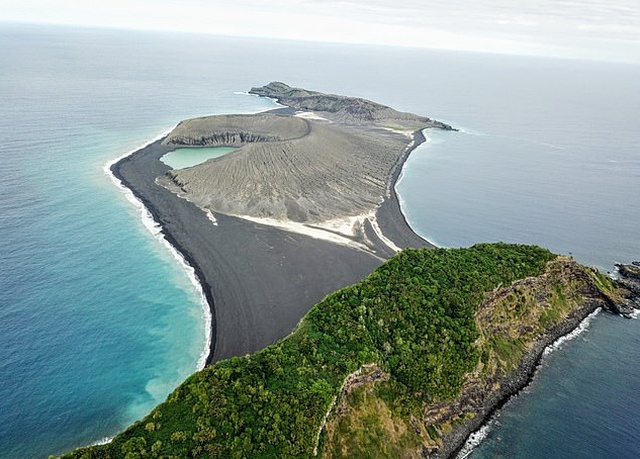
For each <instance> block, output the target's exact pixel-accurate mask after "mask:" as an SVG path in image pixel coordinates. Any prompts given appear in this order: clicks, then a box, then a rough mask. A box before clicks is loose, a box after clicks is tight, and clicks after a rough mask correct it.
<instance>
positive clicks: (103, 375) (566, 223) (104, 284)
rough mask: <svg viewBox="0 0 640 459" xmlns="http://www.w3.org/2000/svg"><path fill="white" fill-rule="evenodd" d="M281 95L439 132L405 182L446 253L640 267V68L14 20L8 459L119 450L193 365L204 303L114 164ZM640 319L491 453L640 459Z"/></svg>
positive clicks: (5, 137) (510, 413) (2, 220)
mask: <svg viewBox="0 0 640 459" xmlns="http://www.w3.org/2000/svg"><path fill="white" fill-rule="evenodd" d="M273 80H280V81H284V82H286V83H289V84H291V85H295V86H302V87H307V88H310V89H316V90H320V91H324V92H332V93H339V94H348V95H354V96H361V97H366V98H369V99H372V100H375V101H378V102H382V103H385V104H388V105H391V106H393V107H394V108H397V109H400V110H405V111H410V112H414V113H419V114H424V115H428V116H432V117H435V118H437V119H441V120H443V121H446V122H448V123H451V124H452V125H454V126H456V127H459V128H461V129H462V131H461V132H459V133H435V134H429V137H430V142H429V143H427V144H424V145H423V146H421V147H420V148H419V149H418V150H416V151H415V152H414V153H413V154H412V156H411V158H410V159H409V161H408V162H407V165H406V167H405V169H404V174H403V178H402V180H401V181H400V183H399V184H398V187H397V189H398V191H399V194H400V196H401V198H402V202H403V209H404V210H405V213H406V215H407V217H408V220H409V221H410V223H411V224H412V226H413V227H414V228H415V229H416V231H418V232H419V233H420V234H422V235H423V236H425V237H427V238H429V239H430V240H432V241H434V242H436V243H438V244H440V245H443V246H466V245H471V244H473V243H475V242H480V241H497V240H503V241H514V242H527V243H529V242H530V243H537V244H540V245H544V246H546V247H548V248H550V249H552V250H554V251H557V252H561V253H565V254H572V255H573V256H574V257H575V258H576V259H577V260H578V261H581V262H583V263H587V264H591V265H594V266H597V267H599V268H600V269H602V270H604V271H611V270H613V264H614V263H615V262H619V261H631V260H636V259H640V237H639V234H640V230H639V229H640V199H638V198H639V197H640V192H639V191H638V190H639V189H640V188H639V185H640V134H638V132H639V128H640V125H639V124H638V119H640V116H639V115H640V66H633V65H615V64H603V63H592V62H581V61H559V60H547V59H540V58H525V57H512V56H500V55H482V54H468V53H454V52H437V51H426V50H412V49H403V48H390V47H364V46H345V45H320V44H311V43H295V42H288V41H275V40H274V41H269V40H262V39H261V40H253V39H230V38H220V37H213V36H195V35H194V36H190V35H179V34H159V33H142V32H140V33H137V32H124V31H112V30H91V29H74V28H54V27H35V26H21V25H8V24H4V25H2V24H0V173H1V176H2V179H1V181H0V459H31V458H39V457H46V456H47V455H49V454H58V453H62V452H65V451H68V450H70V449H72V448H73V447H76V446H80V445H86V444H91V443H94V442H97V441H100V440H101V439H104V438H108V437H110V436H113V435H114V434H116V433H117V432H118V431H119V430H121V429H123V428H124V427H126V426H127V425H128V424H130V423H131V422H133V421H135V420H136V419H139V418H140V417H142V416H144V415H145V414H146V413H147V412H149V411H150V410H151V408H152V407H153V406H154V405H156V404H157V403H159V402H161V401H163V400H164V398H165V397H166V396H167V395H168V394H169V392H170V391H171V390H172V389H173V388H175V387H176V386H177V385H178V384H179V383H180V382H181V381H182V380H183V379H184V378H185V377H186V376H187V375H189V374H190V373H192V372H193V371H195V370H196V368H197V367H198V365H199V362H200V361H201V359H202V356H203V351H204V349H205V347H206V341H207V332H206V316H205V314H204V312H203V305H202V300H201V296H200V292H199V290H198V288H197V287H196V286H195V285H194V284H193V282H192V280H191V277H190V275H189V272H188V270H187V269H185V267H184V266H183V265H182V264H181V263H180V261H179V259H177V258H176V256H175V255H174V254H173V253H172V252H171V250H169V248H168V247H167V246H166V244H165V243H164V242H163V240H162V239H161V237H160V236H159V235H158V234H157V229H153V228H150V229H151V231H150V229H149V228H148V227H150V226H151V225H149V223H148V221H147V222H146V223H145V219H144V218H141V217H144V215H142V214H141V211H140V209H139V208H138V207H136V206H135V205H134V204H132V203H131V202H130V201H129V200H128V199H127V197H126V195H125V193H123V192H122V190H120V189H119V188H118V187H117V186H116V185H115V184H114V183H113V181H112V180H111V178H110V177H109V176H108V175H107V174H106V173H105V170H104V169H105V164H106V163H107V162H108V161H111V160H113V159H115V158H117V157H120V156H122V155H124V154H126V153H127V152H129V151H131V150H134V149H135V148H136V147H138V146H140V145H142V144H144V143H145V142H147V141H149V140H150V139H152V138H154V137H156V136H158V135H160V134H161V133H162V132H165V131H166V130H168V129H170V128H171V127H173V126H174V125H175V124H176V123H177V122H179V121H180V120H182V119H185V118H188V117H193V116H200V115H206V114H219V113H249V112H256V111H261V110H266V109H269V108H272V107H273V106H274V105H273V103H272V102H270V101H268V100H263V99H260V98H257V97H252V96H248V95H246V94H243V92H245V91H247V90H249V89H250V88H251V87H252V86H260V85H264V84H266V83H268V82H270V81H273ZM638 362H640V322H639V321H638V320H623V319H620V318H617V317H613V316H610V315H607V314H604V313H602V314H599V315H598V316H596V317H595V318H594V319H593V320H592V321H591V323H590V324H589V326H588V327H587V330H586V331H585V332H583V333H582V334H580V335H579V336H578V337H577V338H575V339H574V340H572V341H569V342H566V343H565V344H564V345H563V346H561V348H560V349H559V350H556V351H555V352H553V353H552V354H551V355H550V356H549V357H548V358H547V359H545V362H544V364H543V366H542V369H541V371H540V372H539V374H538V376H537V377H536V379H535V380H534V382H533V384H532V385H531V386H530V387H529V388H528V389H527V390H526V391H525V392H524V393H522V394H521V395H520V396H518V397H517V398H515V399H514V400H512V401H511V402H510V403H509V404H508V406H507V407H506V408H505V409H504V410H503V411H501V412H500V414H499V415H498V416H497V417H496V418H495V419H494V421H492V422H491V423H490V428H489V431H488V434H487V436H486V438H485V440H484V441H482V442H481V443H480V445H479V446H478V447H477V448H476V449H474V450H473V452H472V453H471V457H473V458H474V459H477V458H495V457H504V458H513V457H517V458H547V457H556V458H563V457H566V458H637V457H640V390H639V388H640V365H638Z"/></svg>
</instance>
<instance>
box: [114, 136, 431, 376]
mask: <svg viewBox="0 0 640 459" xmlns="http://www.w3.org/2000/svg"><path fill="white" fill-rule="evenodd" d="M423 140H424V137H422V134H421V133H420V132H419V131H418V132H417V133H416V135H414V142H413V143H412V144H410V146H408V147H407V149H406V150H405V151H404V152H403V153H402V154H401V155H400V157H399V159H398V161H397V163H396V164H395V166H394V168H393V171H392V174H391V177H390V179H391V183H392V184H395V181H396V180H397V178H398V176H399V174H400V172H401V169H402V165H403V163H404V161H405V160H406V158H407V157H408V155H409V154H410V152H411V150H412V149H413V148H415V147H416V146H417V145H418V144H419V143H420V142H421V141H423ZM407 143H408V144H409V139H407ZM175 148H177V146H167V145H163V142H162V140H158V141H156V142H153V143H151V144H150V145H148V146H146V147H144V148H142V149H140V150H138V151H137V152H135V153H133V154H132V155H130V156H128V157H126V158H124V159H122V160H120V161H118V162H117V163H116V164H114V165H113V166H112V172H113V173H114V175H115V176H116V177H117V178H118V179H119V180H121V181H122V183H123V185H125V186H126V187H127V188H129V189H131V190H132V192H133V193H134V195H135V196H136V197H137V198H138V199H140V200H141V201H142V202H143V203H144V205H145V206H146V208H147V209H148V210H149V212H150V213H151V214H152V215H153V217H154V219H155V220H156V221H157V222H158V223H159V224H160V225H161V227H162V231H163V233H164V235H165V237H166V238H167V240H168V241H169V242H170V243H171V244H172V245H173V246H174V247H176V249H177V250H178V251H179V252H180V253H182V255H183V256H184V257H185V259H186V260H187V262H188V263H189V264H190V265H191V266H193V267H194V269H195V272H196V275H197V277H198V279H199V281H200V283H201V285H202V287H203V291H204V293H205V295H206V298H207V301H208V303H209V306H210V309H211V314H212V331H211V333H212V339H211V348H210V352H209V356H208V359H207V364H211V363H212V362H215V361H218V360H221V359H225V358H229V357H232V356H238V355H244V354H247V353H251V352H253V351H256V350H259V349H261V348H263V347H265V346H267V345H269V344H271V343H273V342H275V341H277V340H278V339H281V338H283V337H285V336H286V335H288V334H289V333H290V332H291V331H292V330H293V328H294V327H295V326H296V324H297V323H298V322H299V320H300V319H301V318H302V317H303V316H304V315H305V314H306V312H307V311H308V310H309V309H310V308H311V307H312V306H313V305H314V304H315V303H317V302H318V301H319V300H321V299H322V298H323V297H324V296H326V295H327V294H329V293H331V292H333V291H335V290H337V289H339V288H341V287H344V286H347V285H350V284H352V283H355V282H357V281H359V280H361V279H363V278H364V277H366V276H367V275H368V274H369V273H371V272H372V271H373V270H374V269H375V268H376V267H378V266H379V265H380V264H382V263H383V262H384V260H385V259H387V258H388V257H390V256H392V255H393V254H394V251H393V250H391V249H390V248H389V246H388V245H387V244H385V243H384V242H383V241H381V240H380V238H379V237H378V236H377V234H376V232H375V231H374V230H373V228H372V227H371V225H370V224H369V225H367V224H366V223H365V225H364V232H365V234H366V235H367V237H368V239H369V241H370V244H369V245H370V247H371V248H372V249H373V250H361V249H358V248H352V247H348V246H346V245H339V244H336V243H333V242H329V241H326V240H321V239H316V238H313V237H309V236H306V235H303V234H298V233H293V232H289V231H284V230H281V229H278V228H276V227H273V226H267V225H262V224H258V223H254V222H251V221H248V220H245V219H242V218H238V217H233V216H229V215H225V214H222V213H217V212H216V213H215V218H216V220H217V221H216V224H213V223H212V221H211V220H210V219H209V218H208V217H207V215H206V213H205V212H204V211H203V210H202V209H201V208H199V207H197V206H196V205H195V204H193V203H191V202H189V201H187V200H186V199H183V198H180V197H178V196H177V195H176V194H175V193H173V192H172V191H169V190H168V189H167V188H165V187H163V186H160V185H159V184H157V182H156V178H158V177H161V176H164V175H165V173H166V172H167V171H169V170H170V168H169V167H168V166H167V165H165V164H164V163H162V162H161V161H160V160H159V159H160V158H161V157H162V156H163V155H164V154H166V153H167V152H168V151H171V150H173V149H175ZM389 190H390V192H389V193H388V195H387V196H386V198H385V200H384V202H383V203H382V205H380V206H379V207H378V209H377V211H376V220H377V222H378V225H379V227H380V230H381V231H382V233H383V235H384V237H386V238H388V239H390V240H392V241H393V242H394V243H395V245H397V246H398V247H401V248H405V247H424V246H429V245H430V244H429V243H428V242H427V241H425V240H423V239H422V238H420V237H419V236H417V235H416V234H415V233H414V232H413V231H412V230H411V228H410V227H409V226H408V224H407V222H406V220H405V218H404V216H403V215H402V212H401V210H400V206H399V203H398V199H397V196H396V194H395V191H394V189H393V186H391V187H390V188H389Z"/></svg>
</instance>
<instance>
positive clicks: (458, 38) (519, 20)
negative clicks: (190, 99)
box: [0, 0, 640, 62]
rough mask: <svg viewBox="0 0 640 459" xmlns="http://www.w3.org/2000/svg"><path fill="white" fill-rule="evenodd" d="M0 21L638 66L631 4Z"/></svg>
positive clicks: (65, 10)
mask: <svg viewBox="0 0 640 459" xmlns="http://www.w3.org/2000/svg"><path fill="white" fill-rule="evenodd" d="M6 3H11V4H10V5H3V6H0V17H3V18H6V20H13V21H24V22H53V23H59V24H81V25H89V26H101V27H119V28H134V29H153V30H174V31H181V32H195V33H214V34H221V35H234V36H258V37H274V38H289V39H297V40H316V41H333V42H352V43H372V44H389V45H402V46H418V47H430V48H444V49H461V50H470V51H487V52H506V53H517V54H540V55H550V56H561V57H583V58H592V59H614V60H627V61H634V62H640V3H639V2H637V1H636V0H634V1H630V0H612V1H609V2H601V1H593V0H581V1H575V0H530V1H528V2H526V4H523V2H513V1H512V0H510V1H506V0H491V1H490V0H477V1H475V2H468V1H462V0H449V1H447V2H429V1H417V0H404V1H402V2H398V1H397V0H366V1H364V0H351V1H331V0H328V1H327V0H302V1H294V0H271V1H269V2H265V1H264V0H235V1H228V0H227V1H216V2H212V1H205V0H186V1H180V2H178V1H169V0H157V1H151V0H129V1H124V0H111V1H110V2H103V3H102V4H98V5H96V4H95V3H89V2H86V1H78V0H61V1H58V2H49V1H42V0H21V1H20V2H6Z"/></svg>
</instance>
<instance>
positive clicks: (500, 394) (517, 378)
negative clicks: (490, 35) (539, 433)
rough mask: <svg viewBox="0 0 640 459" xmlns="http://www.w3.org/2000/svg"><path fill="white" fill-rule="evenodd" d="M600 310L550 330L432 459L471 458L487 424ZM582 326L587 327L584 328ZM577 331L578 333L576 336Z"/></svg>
mask: <svg viewBox="0 0 640 459" xmlns="http://www.w3.org/2000/svg"><path fill="white" fill-rule="evenodd" d="M603 306H604V305H603V304H600V303H599V302H596V301H591V302H588V303H586V304H585V305H583V306H582V307H581V308H580V309H579V310H576V311H574V313H573V314H571V315H570V316H569V317H567V318H566V319H565V321H564V322H562V323H560V324H558V325H556V326H555V327H553V328H552V329H551V330H549V332H548V333H547V334H545V335H544V336H543V337H542V338H541V339H540V340H539V341H538V342H536V343H535V344H534V345H533V348H532V349H531V350H530V351H529V352H527V353H526V354H525V355H524V356H523V358H522V361H521V363H520V365H519V367H518V368H517V369H516V370H514V371H513V373H512V374H510V375H508V376H506V377H505V378H503V379H502V380H501V381H500V383H501V386H500V389H499V390H498V391H497V392H495V393H491V394H489V397H488V398H487V400H486V403H485V404H484V406H483V413H482V415H481V416H478V417H477V418H474V419H472V420H471V421H470V422H469V424H467V425H459V426H456V427H454V429H453V431H452V432H451V433H449V434H447V435H446V436H445V437H443V444H444V448H443V450H442V451H441V452H439V453H438V454H436V455H435V456H434V457H436V458H438V459H464V458H466V457H467V456H468V455H469V454H471V452H472V451H473V449H475V447H477V446H478V445H479V444H480V443H481V442H482V441H483V440H484V438H485V437H486V434H487V433H488V431H489V429H490V426H489V424H490V422H491V421H492V419H493V418H494V417H495V415H496V414H497V413H498V412H499V411H500V410H501V409H503V408H504V407H505V406H506V405H507V404H508V403H509V401H510V400H511V399H512V397H515V396H517V395H518V394H519V393H521V392H522V391H523V390H524V389H526V388H527V387H528V386H529V385H530V384H531V383H532V382H533V380H534V379H535V377H536V375H537V374H538V371H539V369H540V367H541V365H542V363H543V360H544V358H545V357H546V356H547V355H549V354H550V353H552V352H553V351H554V350H555V349H557V348H558V347H559V346H560V345H561V344H562V343H564V342H566V341H569V340H571V339H573V338H575V337H577V336H578V335H579V334H580V333H582V332H583V331H584V330H586V329H587V327H588V325H589V324H590V323H591V320H592V319H593V318H594V317H595V316H596V315H597V314H598V313H599V312H600V310H601V309H603ZM585 323H586V325H585V326H584V327H583V324H585ZM577 330H580V331H579V332H578V333H576V331H577ZM574 333H575V335H574ZM549 349H551V351H549ZM474 435H477V436H479V437H480V438H478V439H477V440H475V444H473V445H470V446H469V448H468V449H466V447H467V445H468V443H469V442H470V441H474V439H472V437H473V436H474ZM476 438H477V437H476ZM447 446H448V447H447Z"/></svg>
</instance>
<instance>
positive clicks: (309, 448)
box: [64, 82, 640, 459]
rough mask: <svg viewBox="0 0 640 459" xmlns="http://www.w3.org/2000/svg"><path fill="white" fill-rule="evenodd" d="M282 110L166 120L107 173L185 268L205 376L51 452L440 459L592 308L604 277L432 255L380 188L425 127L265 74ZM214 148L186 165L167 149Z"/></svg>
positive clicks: (510, 248)
mask: <svg viewBox="0 0 640 459" xmlns="http://www.w3.org/2000/svg"><path fill="white" fill-rule="evenodd" d="M250 92H251V94H255V95H258V96H263V97H270V98H273V99H275V100H277V102H278V103H279V104H280V105H282V108H279V109H275V110H273V111H270V112H264V113H258V114H254V115H220V116H210V117H203V118H196V119H190V120H186V121H183V122H181V123H180V124H179V125H178V126H177V127H176V128H175V129H174V130H173V131H171V132H170V133H169V134H168V135H167V136H165V137H164V138H162V139H160V140H158V141H155V142H153V143H151V144H149V145H147V146H146V147H144V148H142V149H141V150H139V151H137V152H135V153H133V154H132V155H130V156H127V157H125V158H123V159H122V160H120V161H118V162H117V163H115V164H114V165H113V166H112V172H113V174H114V175H115V176H116V177H117V178H118V179H119V180H120V181H121V182H122V184H123V185H124V186H126V187H127V188H129V189H130V190H131V191H132V192H133V193H134V195H135V196H136V197H137V198H138V199H139V200H140V201H142V203H143V204H144V205H145V206H146V208H147V209H148V210H149V212H150V213H151V214H152V216H153V218H154V219H155V220H156V222H157V223H158V224H159V225H160V226H161V228H162V231H163V233H164V236H165V238H166V239H167V240H168V242H169V243H171V244H172V245H173V246H174V247H175V248H176V249H177V250H179V251H180V253H181V254H182V255H183V256H184V258H185V259H186V261H187V262H188V263H189V264H190V265H191V266H192V267H193V268H194V270H195V273H196V275H197V277H198V280H199V281H200V283H201V285H202V287H203V291H204V294H205V296H206V298H207V301H208V303H209V306H210V308H211V313H212V330H211V337H212V340H211V348H210V352H209V358H208V361H207V365H206V367H205V368H204V369H203V370H201V371H198V372H196V373H195V374H194V375H192V376H191V377H189V378H188V379H187V380H186V381H185V382H184V383H183V384H181V385H180V386H179V387H178V388H177V389H176V390H175V391H174V392H173V393H172V394H170V395H169V397H168V398H167V400H166V401H165V402H164V403H162V404H160V405H159V406H158V407H156V408H155V409H154V410H153V411H152V412H151V413H150V414H149V415H148V416H146V417H145V418H144V419H142V420H140V421H138V422H136V423H135V424H134V425H132V426H131V427H129V428H128V429H126V430H125V431H124V432H122V433H121V434H119V435H117V436H116V437H115V438H114V439H113V440H112V441H111V442H110V443H108V444H105V445H98V446H92V447H88V448H80V449H78V450H76V451H74V452H72V453H69V454H68V455H66V456H64V457H65V458H74V459H90V458H96V459H98V458H99V459H105V458H107V459H109V458H125V459H131V458H144V457H149V458H192V457H198V458H218V457H219V458H235V457H237V458H245V457H246V458H305V457H306V458H313V457H322V458H352V457H371V458H451V457H454V456H455V455H456V454H457V453H458V452H459V451H460V449H461V448H463V445H464V444H465V441H466V440H467V438H469V436H470V435H471V434H472V433H473V432H474V431H475V430H476V429H478V428H479V427H481V426H482V425H483V424H485V423H486V422H487V420H488V419H489V418H490V416H491V415H492V413H493V412H494V411H495V410H496V409H498V408H499V407H500V406H502V405H503V404H504V403H505V401H506V400H508V399H509V397H510V396H511V395H513V394H515V393H517V392H518V391H519V390H521V389H522V388H523V387H524V386H526V384H528V382H529V381H530V380H531V378H532V376H533V375H534V373H535V370H536V367H537V366H538V364H539V362H540V359H541V358H542V356H543V354H544V351H545V349H547V347H548V346H550V345H553V344H554V343H555V342H556V340H558V339H561V338H562V337H563V336H565V335H566V334H568V333H570V332H571V331H572V330H574V329H576V327H578V326H579V325H580V323H582V321H583V320H584V319H585V318H587V317H589V315H590V314H592V313H594V311H598V310H600V309H604V310H607V311H610V312H613V313H616V314H619V315H622V316H626V317H629V316H631V315H632V314H634V312H633V311H634V309H637V308H638V307H639V306H640V302H639V300H638V298H639V297H640V263H638V262H634V263H632V264H629V265H619V266H618V271H619V275H620V278H618V279H614V278H611V277H609V276H606V275H604V274H602V273H600V272H598V271H597V270H595V269H593V268H590V267H586V266H583V265H581V264H579V263H577V262H576V261H574V260H573V259H572V258H571V257H566V256H560V255H556V254H553V253H551V252H549V251H548V250H546V249H543V248H540V247H536V246H530V245H521V244H505V243H494V244H477V245H474V246H473V247H469V248H460V249H443V248H437V247H433V246H432V245H431V244H429V243H428V242H427V241H426V240H424V239H422V238H421V237H419V236H418V235H416V234H415V233H414V232H413V231H412V229H411V228H410V227H409V225H408V224H407V222H406V220H405V218H404V216H403V214H402V212H401V209H400V205H399V202H398V198H397V196H396V193H395V189H394V186H395V183H396V181H397V179H398V177H399V175H400V173H401V171H402V166H403V164H404V162H405V160H406V158H407V156H408V155H409V154H410V153H411V151H412V150H413V149H414V148H415V147H416V146H417V145H419V144H420V143H422V142H424V140H425V136H424V132H428V130H432V129H439V130H448V131H452V130H455V129H454V128H452V127H451V126H449V125H447V124H445V123H442V122H439V121H435V120H432V119H430V118H427V117H424V116H418V115H413V114H410V113H403V112H398V111H396V110H394V109H392V108H390V107H387V106H384V105H381V104H378V103H375V102H371V101H369V100H365V99H361V98H354V97H345V96H337V95H332V94H323V93H319V92H315V91H309V90H305V89H299V88H293V87H290V86H288V85H286V84H284V83H278V82H274V83H269V84H268V85H266V86H263V87H259V88H253V89H252V90H251V91H250ZM185 147H186V148H203V147H231V148H233V151H231V152H229V153H227V154H225V155H223V156H220V157H217V158H213V159H209V160H207V161H205V162H203V163H201V164H198V165H195V166H193V167H188V168H184V169H172V168H170V167H169V166H167V165H166V164H165V163H163V162H162V160H161V159H162V158H163V156H164V155H166V154H167V153H169V152H171V151H174V150H177V149H179V148H185Z"/></svg>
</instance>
